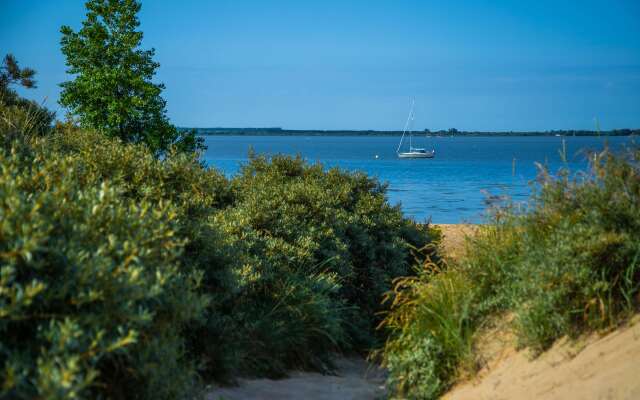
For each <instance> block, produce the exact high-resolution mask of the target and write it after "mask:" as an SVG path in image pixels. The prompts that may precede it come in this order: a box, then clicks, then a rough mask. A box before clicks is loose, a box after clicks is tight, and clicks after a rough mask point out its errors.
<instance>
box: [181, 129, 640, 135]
mask: <svg viewBox="0 0 640 400" xmlns="http://www.w3.org/2000/svg"><path fill="white" fill-rule="evenodd" d="M179 129H180V130H181V131H184V132H188V131H192V130H195V131H196V133H197V134H198V135H238V136H399V135H402V131H376V130H349V129H342V130H322V129H309V130H305V129H282V128H179ZM416 133H417V134H426V135H432V136H632V135H634V136H635V135H640V129H613V130H609V131H589V130H550V131H500V132H491V131H459V130H457V129H455V128H451V129H448V130H444V129H441V130H437V131H431V130H429V129H425V130H424V131H422V132H420V131H417V132H414V134H416Z"/></svg>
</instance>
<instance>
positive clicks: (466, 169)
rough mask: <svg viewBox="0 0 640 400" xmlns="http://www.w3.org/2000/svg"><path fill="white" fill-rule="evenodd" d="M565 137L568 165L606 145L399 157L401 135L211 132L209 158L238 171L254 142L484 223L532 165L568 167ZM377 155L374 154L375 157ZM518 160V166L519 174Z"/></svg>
mask: <svg viewBox="0 0 640 400" xmlns="http://www.w3.org/2000/svg"><path fill="white" fill-rule="evenodd" d="M562 139H565V143H566V154H567V158H568V166H569V167H570V168H571V169H572V170H576V169H584V167H585V166H586V165H587V164H586V160H585V156H584V152H583V150H584V149H591V150H593V149H602V148H603V146H604V141H605V140H604V139H601V138H598V137H565V138H561V137H555V136H554V137H510V138H508V137H444V138H443V137H434V138H430V139H425V138H424V137H420V138H417V139H416V138H414V145H418V146H422V145H425V147H427V148H428V149H430V148H435V149H436V157H435V158H434V159H426V160H411V159H409V160H406V159H405V160H400V159H398V158H397V157H396V154H395V150H396V146H397V144H398V141H399V138H397V137H355V136H340V137H318V136H309V137H306V136H301V137H285V136H208V137H205V143H206V145H207V146H208V150H207V152H206V153H205V155H204V159H205V162H206V163H207V164H208V165H210V166H214V167H216V168H218V169H220V170H222V171H223V172H224V173H226V174H227V175H232V174H234V173H235V172H236V171H237V170H238V168H239V167H240V165H241V164H242V163H243V162H246V160H247V153H248V151H249V148H250V147H253V149H254V150H255V151H256V152H258V153H268V154H276V153H284V154H300V155H302V156H303V157H304V158H306V159H307V160H308V161H310V162H316V161H318V162H322V163H323V164H324V165H325V166H327V167H333V166H338V167H340V168H344V169H347V170H352V171H355V170H358V171H364V172H366V173H367V174H369V175H371V176H375V177H377V178H379V179H380V180H382V181H386V182H388V184H389V190H388V197H389V201H390V202H391V203H393V204H398V203H400V204H401V207H402V210H403V212H404V213H405V214H406V215H408V216H411V217H413V218H414V219H416V220H417V221H424V220H427V219H429V218H431V220H432V221H433V222H435V223H459V222H482V220H483V213H484V210H485V209H486V206H487V202H486V199H487V195H493V196H501V195H508V196H511V197H512V198H513V199H514V200H516V201H524V200H525V199H526V198H527V196H528V194H529V193H530V186H529V183H530V182H531V181H532V180H533V179H534V178H535V176H536V172H537V169H536V166H535V164H534V163H535V162H540V163H545V162H546V163H547V165H548V166H549V168H550V170H551V171H556V170H557V169H558V168H560V167H562V166H563V165H564V164H563V162H562V160H561V158H560V150H561V149H562ZM607 140H608V143H609V145H610V147H611V148H614V149H616V148H620V147H621V146H622V145H624V144H628V143H631V141H632V140H633V138H630V137H612V138H608V139H607ZM376 155H378V158H377V159H376V158H375V156H376ZM514 158H515V171H514V168H513V166H514V161H513V160H514Z"/></svg>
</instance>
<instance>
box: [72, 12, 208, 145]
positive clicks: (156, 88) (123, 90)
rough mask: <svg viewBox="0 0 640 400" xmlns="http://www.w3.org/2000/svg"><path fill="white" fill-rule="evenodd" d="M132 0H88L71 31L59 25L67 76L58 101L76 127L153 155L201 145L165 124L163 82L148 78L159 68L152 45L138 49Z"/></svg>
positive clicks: (185, 133)
mask: <svg viewBox="0 0 640 400" xmlns="http://www.w3.org/2000/svg"><path fill="white" fill-rule="evenodd" d="M140 7H141V5H140V2H138V1H135V0H89V1H87V3H86V8H87V15H86V20H85V21H83V23H82V28H81V29H80V30H79V31H78V32H74V31H73V30H72V29H71V28H70V27H68V26H63V27H62V28H61V30H60V31H61V33H62V40H61V45H62V53H63V54H64V55H65V56H66V58H67V66H68V67H69V69H68V70H67V72H68V73H70V74H74V75H75V77H74V79H73V80H71V81H68V82H64V83H62V84H61V86H62V93H61V96H60V104H61V105H63V106H65V107H67V108H69V110H70V111H71V113H72V114H73V115H74V116H76V117H77V118H78V121H79V122H80V124H81V125H82V126H85V127H90V128H93V129H96V130H98V131H100V132H102V133H104V134H106V135H108V136H111V137H117V138H120V139H121V140H123V141H125V142H135V143H146V144H147V145H148V146H149V147H150V148H151V149H152V150H153V151H154V152H155V153H156V154H160V153H163V152H166V151H167V150H168V149H169V148H170V147H171V146H172V145H174V146H176V147H177V148H178V149H179V150H183V151H192V150H196V149H202V148H203V144H202V140H201V139H198V138H197V137H196V136H195V132H194V131H191V132H181V131H180V130H178V129H177V128H176V127H175V126H173V125H171V123H169V120H168V118H167V116H166V110H165V106H166V103H165V101H164V99H163V98H162V97H161V96H160V94H161V92H162V90H163V89H164V85H162V84H156V83H153V82H152V78H153V76H154V75H155V71H156V69H157V68H158V67H159V66H160V64H158V63H157V62H155V61H153V56H154V53H155V51H154V49H151V50H142V49H140V44H141V41H142V32H140V31H137V30H136V28H137V27H138V26H139V25H140V22H139V21H138V18H137V13H138V12H139V11H140Z"/></svg>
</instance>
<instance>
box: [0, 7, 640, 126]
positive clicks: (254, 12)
mask: <svg viewBox="0 0 640 400" xmlns="http://www.w3.org/2000/svg"><path fill="white" fill-rule="evenodd" d="M83 17H84V2H83V1H80V0H64V1H60V0H48V1H47V0H36V1H23V0H0V53H2V55H3V54H4V53H7V52H10V53H13V54H14V55H15V56H16V57H17V59H18V61H19V62H20V63H21V65H23V66H29V67H32V68H34V69H36V70H37V71H38V74H37V79H38V85H39V87H38V89H36V90H31V91H28V92H24V91H23V92H22V93H23V94H25V95H27V96H28V97H30V98H33V99H37V100H42V99H43V98H45V97H46V98H47V100H46V104H47V105H48V106H49V107H50V108H54V109H57V110H58V113H59V116H60V117H62V116H63V114H64V111H63V110H61V109H60V107H59V106H58V104H57V98H58V93H59V87H58V84H59V83H60V82H63V81H64V80H67V79H68V76H67V75H66V74H65V65H64V58H63V56H62V54H61V53H60V46H59V41H60V33H59V28H60V26H61V25H63V24H66V25H70V26H72V27H73V28H74V29H77V28H78V27H79V26H80V24H81V21H82V19H83ZM140 20H141V30H142V31H143V32H144V34H145V38H144V42H143V47H145V48H148V47H154V48H155V49H156V60H157V61H159V62H160V63H161V67H160V69H159V70H158V74H157V80H158V81H160V82H164V83H165V85H166V86H167V88H166V91H165V92H164V97H165V99H166V100H167V102H168V113H169V117H170V118H171V120H172V122H173V123H174V124H177V125H179V126H198V127H214V126H223V127H268V126H279V127H283V128H291V129H311V128H318V129H341V128H345V129H401V128H402V125H403V123H404V119H405V118H406V114H407V112H408V107H409V99H410V98H411V97H415V99H416V128H418V129H424V128H429V129H432V130H433V129H448V128H457V129H460V130H463V129H464V130H507V131H508V130H547V129H593V128H594V126H595V125H594V117H597V118H598V120H599V121H600V124H601V126H602V128H603V129H612V128H624V127H630V128H639V127H640V1H638V0H609V1H593V0H581V1H575V0H574V1H563V0H554V1H547V0H535V1H525V0H512V1H506V0H502V1H497V0H494V1H481V0H476V1H426V0H422V1H419V0H416V1H405V0H393V1H392V0H387V1H376V0H368V1H365V0H363V1H346V0H325V1H310V0H308V1H276V0H269V1H266V0H262V1H259V0H255V1H249V0H229V1H189V0H182V1H172V0H146V1H143V5H142V11H141V13H140Z"/></svg>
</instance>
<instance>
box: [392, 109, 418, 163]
mask: <svg viewBox="0 0 640 400" xmlns="http://www.w3.org/2000/svg"><path fill="white" fill-rule="evenodd" d="M415 102H416V101H415V99H411V109H410V110H409V116H408V117H407V122H405V123H404V128H402V137H401V138H400V143H399V144H398V148H397V149H396V153H399V152H400V147H402V141H403V140H404V134H405V133H407V128H408V127H409V122H410V121H413V105H414V104H415ZM409 147H411V135H409ZM409 151H411V148H409Z"/></svg>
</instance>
